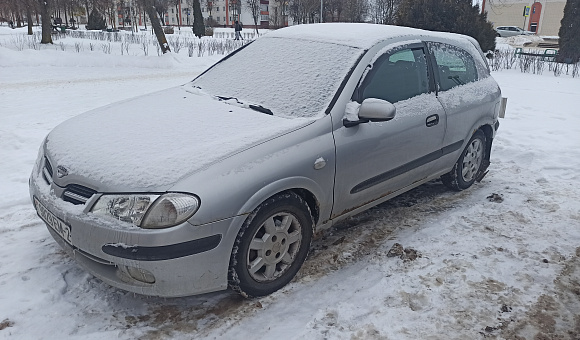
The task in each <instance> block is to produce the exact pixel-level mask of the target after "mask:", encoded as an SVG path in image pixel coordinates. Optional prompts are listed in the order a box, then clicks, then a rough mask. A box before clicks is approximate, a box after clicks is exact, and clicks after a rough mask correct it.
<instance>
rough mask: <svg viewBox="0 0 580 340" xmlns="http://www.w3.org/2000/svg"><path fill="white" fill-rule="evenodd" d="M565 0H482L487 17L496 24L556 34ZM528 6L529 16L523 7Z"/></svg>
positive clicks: (495, 25) (546, 34) (545, 34)
mask: <svg viewBox="0 0 580 340" xmlns="http://www.w3.org/2000/svg"><path fill="white" fill-rule="evenodd" d="M565 5H566V0H539V1H530V0H484V1H483V3H482V7H483V11H485V12H486V13H487V19H488V20H489V21H490V22H491V23H493V27H497V26H519V27H521V28H523V29H525V30H528V31H532V32H534V33H536V34H538V35H544V36H557V35H558V31H559V30H560V21H561V20H562V17H563V16H564V6H565ZM526 6H530V11H529V16H528V17H525V16H524V8H525V7H526Z"/></svg>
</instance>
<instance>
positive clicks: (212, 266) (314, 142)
mask: <svg viewBox="0 0 580 340" xmlns="http://www.w3.org/2000/svg"><path fill="white" fill-rule="evenodd" d="M500 101H501V93H500V89H499V87H498V85H497V83H496V82H495V81H494V79H493V78H492V77H491V76H490V72H489V69H488V66H487V64H486V61H485V59H484V57H483V55H482V52H481V50H480V48H479V46H478V44H477V42H476V41H475V40H474V39H472V38H469V37H466V36H462V35H456V34H450V33H436V32H429V31H423V30H416V29H411V28H404V27H393V26H385V25H369V24H317V25H301V26H293V27H289V28H285V29H281V30H277V31H273V32H271V33H269V34H267V35H265V36H263V37H260V38H259V39H257V40H256V41H254V42H252V43H250V44H248V45H246V46H244V47H242V48H240V49H239V50H237V51H236V52H234V53H232V54H230V55H228V56H227V57H225V58H224V59H222V60H221V61H219V62H218V63H216V64H215V65H213V66H212V67H210V68H209V69H208V70H206V71H205V72H204V73H203V74H201V75H200V76H198V77H197V78H196V79H194V80H193V81H192V82H190V83H188V84H185V85H183V86H179V87H176V88H171V89H168V90H164V91H161V92H158V93H153V94H150V95H146V96H143V97H139V98H135V99H131V100H127V101H124V102H120V103H116V104H112V105H108V106H105V107H103V108H99V109H96V110H93V111H91V112H87V113H85V114H82V115H79V116H77V117H75V118H73V119H70V120H68V121H66V122H64V123H62V124H61V125H59V126H58V127H56V128H55V129H54V130H53V131H52V132H51V133H50V134H49V135H48V136H47V137H46V139H45V141H44V142H43V144H42V146H41V148H40V151H39V156H38V160H37V162H36V165H35V167H34V169H33V171H32V175H31V178H30V194H31V198H32V201H33V204H34V207H35V208H36V210H37V211H38V215H39V216H40V217H41V218H42V220H44V222H45V223H46V224H47V226H48V230H49V231H50V233H51V234H52V236H53V237H54V239H55V240H56V241H57V242H58V243H59V244H60V245H61V246H62V248H64V249H65V250H66V251H67V252H68V253H69V254H70V255H71V256H72V257H73V258H74V259H75V260H76V261H77V262H78V263H79V264H80V265H81V266H82V267H84V268H85V269H86V270H87V271H89V272H90V273H92V274H93V275H95V276H96V277H98V278H100V279H101V280H103V281H104V282H106V283H108V284H110V285H112V286H115V287H119V288H121V289H124V290H127V291H131V292H135V293H140V294H146V295H155V296H167V297H171V296H173V297H175V296H186V295H193V294H200V293H206V292H212V291H217V290H223V289H226V288H228V287H230V288H232V289H234V290H236V291H238V292H240V293H241V294H242V295H244V296H262V295H266V294H270V293H272V292H274V291H276V290H278V289H280V288H281V287H283V286H284V285H286V284H287V283H288V282H290V280H292V278H293V277H294V276H295V274H296V273H297V271H298V270H299V269H300V267H301V265H302V263H303V262H304V261H305V259H306V256H307V254H308V250H309V247H310V242H311V239H312V237H313V234H315V233H318V232H320V231H321V230H324V229H327V228H329V227H331V226H332V225H333V224H335V223H336V222H338V221H340V220H343V219H345V218H347V217H349V216H352V215H354V214H357V213H359V212H361V211H363V210H365V209H368V208H370V207H372V206H374V205H377V204H379V203H381V202H384V201H386V200H388V199H390V198H392V197H394V196H397V195H399V194H401V193H403V192H406V191H408V190H410V189H412V188H414V187H417V186H419V185H421V184H423V183H425V182H427V181H430V180H432V179H435V178H438V177H441V179H442V180H443V183H444V184H446V185H447V186H449V187H451V188H453V189H456V190H462V189H467V188H468V187H470V186H471V185H472V184H473V183H474V181H476V180H479V179H481V177H483V175H484V174H485V172H486V169H487V167H488V165H489V156H490V150H491V145H492V141H493V139H494V136H495V133H496V130H497V129H498V126H499V123H498V115H499V113H500Z"/></svg>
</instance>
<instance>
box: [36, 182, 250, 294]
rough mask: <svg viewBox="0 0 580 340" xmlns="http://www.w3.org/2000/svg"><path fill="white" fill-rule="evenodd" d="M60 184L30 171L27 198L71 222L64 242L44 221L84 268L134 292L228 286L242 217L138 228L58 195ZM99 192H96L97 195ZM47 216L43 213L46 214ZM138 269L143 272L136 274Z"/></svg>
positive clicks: (203, 290)
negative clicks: (228, 277) (103, 215)
mask: <svg viewBox="0 0 580 340" xmlns="http://www.w3.org/2000/svg"><path fill="white" fill-rule="evenodd" d="M57 191H58V187H56V186H55V184H50V185H49V184H47V183H46V181H45V180H44V179H43V177H42V176H41V175H39V174H38V173H35V172H33V174H32V176H31V178H30V195H31V199H32V200H33V201H34V199H35V198H36V200H37V201H38V202H39V203H40V204H42V206H44V207H45V208H46V209H47V210H48V211H49V212H50V213H51V214H53V215H54V216H55V217H56V218H58V219H59V220H60V221H62V222H64V223H65V224H66V225H68V226H69V227H70V235H67V238H68V241H65V239H64V238H63V237H62V236H61V235H59V234H58V233H57V232H56V231H55V229H53V228H52V227H51V226H49V225H48V224H47V228H48V230H49V232H50V234H51V235H52V236H53V238H54V239H55V240H56V241H57V243H58V244H59V245H60V246H61V247H62V248H63V249H64V250H65V251H66V252H67V253H68V254H69V255H70V256H71V257H72V258H74V259H75V260H76V261H77V263H79V264H80V265H81V266H82V267H83V268H85V269H86V270H87V271H88V272H90V273H91V274H93V275H94V276H96V277H97V278H99V279H101V280H102V281H104V282H106V283H108V284H110V285H111V286H114V287H118V288H121V289H123V290H127V291H130V292H134V293H139V294H144V295H151V296H163V297H178V296H188V295H195V294H202V293H207V292H212V291H217V290H223V289H226V288H227V275H228V267H229V261H230V254H231V250H232V246H233V243H234V240H235V237H236V235H237V231H238V229H239V227H238V228H235V225H238V226H241V224H242V223H243V220H244V218H245V217H244V216H238V217H234V218H230V219H225V220H221V221H217V222H213V223H208V224H205V225H199V226H194V225H191V224H189V223H187V222H185V223H183V224H181V225H178V226H175V227H172V228H166V229H158V230H148V229H141V228H138V227H135V226H132V225H129V224H127V223H124V222H118V221H115V220H113V219H106V218H102V217H98V216H94V215H92V214H90V213H87V211H88V209H89V207H90V206H91V205H92V203H94V201H95V200H96V197H93V198H92V199H90V200H89V201H88V202H87V203H86V205H74V204H72V203H68V202H65V201H63V200H61V199H60V198H58V197H57V195H58V193H57V194H55V192H57ZM95 196H97V195H95ZM45 218H46V217H45ZM140 273H141V274H140Z"/></svg>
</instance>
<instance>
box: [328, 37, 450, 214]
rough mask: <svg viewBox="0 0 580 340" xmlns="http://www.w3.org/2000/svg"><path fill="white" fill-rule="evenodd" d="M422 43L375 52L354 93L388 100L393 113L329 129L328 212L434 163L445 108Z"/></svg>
mask: <svg viewBox="0 0 580 340" xmlns="http://www.w3.org/2000/svg"><path fill="white" fill-rule="evenodd" d="M427 61H428V60H427V54H426V48H425V45H424V44H422V43H414V44H409V45H403V46H399V47H397V48H394V49H392V50H388V51H386V52H384V53H380V52H379V55H378V56H377V57H376V58H375V59H374V61H373V62H371V64H370V65H369V66H368V72H366V76H364V77H363V79H362V80H361V82H360V83H359V86H358V87H357V89H356V90H355V93H354V94H353V102H351V103H350V104H353V105H355V106H356V105H358V104H360V103H362V101H363V100H364V99H367V98H378V99H383V100H386V101H389V102H391V103H393V104H394V106H395V107H396V115H395V117H394V119H392V120H390V121H386V122H368V123H363V124H359V125H356V126H353V127H345V126H341V127H339V128H338V129H335V131H334V137H335V144H336V179H335V187H334V199H335V203H334V207H333V213H332V218H336V217H339V216H342V215H343V214H345V213H348V212H350V211H352V210H355V209H357V208H360V207H362V206H364V205H366V204H368V203H371V202H373V201H375V200H377V199H380V198H383V197H385V196H387V195H389V194H390V193H393V192H395V191H397V190H399V189H401V188H404V187H406V186H408V185H410V184H412V183H414V182H416V181H419V180H421V179H423V178H425V177H426V176H428V175H429V174H431V173H433V172H434V171H436V170H437V169H438V165H437V159H438V157H439V154H440V151H441V145H442V142H443V138H444V134H445V121H446V120H445V117H444V115H445V112H444V110H443V108H442V106H441V104H440V103H439V101H438V100H437V98H436V97H435V93H434V81H433V77H432V76H431V66H430V64H429V63H428V62H427Z"/></svg>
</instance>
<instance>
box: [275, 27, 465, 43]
mask: <svg viewBox="0 0 580 340" xmlns="http://www.w3.org/2000/svg"><path fill="white" fill-rule="evenodd" d="M405 35H415V36H417V35H422V36H441V33H440V32H432V31H426V30H421V29H416V28H410V27H402V26H389V25H375V24H362V23H322V24H308V25H296V26H290V27H287V28H283V29H280V30H276V31H273V32H271V33H269V34H267V35H266V37H268V38H272V37H275V38H291V39H304V40H313V41H323V42H330V43H335V44H340V45H348V46H352V47H358V48H363V49H368V48H370V47H372V46H373V45H375V44H376V43H378V42H379V41H382V40H385V39H389V38H395V37H400V36H405ZM451 36H456V35H455V34H454V35H450V34H446V37H451Z"/></svg>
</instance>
